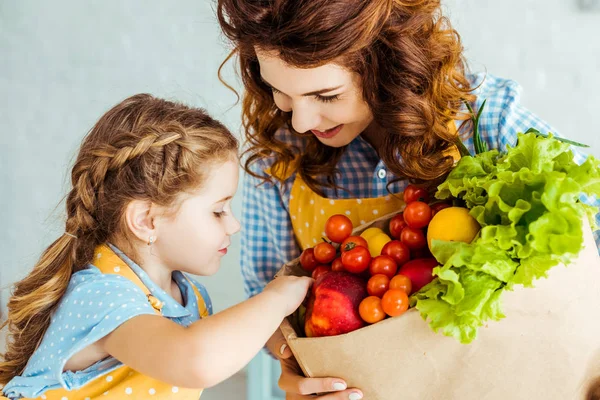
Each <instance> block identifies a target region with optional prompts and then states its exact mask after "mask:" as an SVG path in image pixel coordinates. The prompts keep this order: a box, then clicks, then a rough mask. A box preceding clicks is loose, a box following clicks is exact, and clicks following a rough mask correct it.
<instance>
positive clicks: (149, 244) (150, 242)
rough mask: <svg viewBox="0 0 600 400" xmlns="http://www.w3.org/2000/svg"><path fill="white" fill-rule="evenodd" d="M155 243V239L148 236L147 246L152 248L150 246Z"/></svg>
mask: <svg viewBox="0 0 600 400" xmlns="http://www.w3.org/2000/svg"><path fill="white" fill-rule="evenodd" d="M155 241H156V237H154V236H150V237H149V238H148V246H152V244H153V243H154V242H155Z"/></svg>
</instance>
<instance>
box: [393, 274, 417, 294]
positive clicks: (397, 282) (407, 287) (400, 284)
mask: <svg viewBox="0 0 600 400" xmlns="http://www.w3.org/2000/svg"><path fill="white" fill-rule="evenodd" d="M390 289H398V290H404V292H406V293H411V291H412V282H411V281H410V278H409V277H408V276H405V275H400V274H398V275H396V276H395V277H393V278H392V280H391V281H390Z"/></svg>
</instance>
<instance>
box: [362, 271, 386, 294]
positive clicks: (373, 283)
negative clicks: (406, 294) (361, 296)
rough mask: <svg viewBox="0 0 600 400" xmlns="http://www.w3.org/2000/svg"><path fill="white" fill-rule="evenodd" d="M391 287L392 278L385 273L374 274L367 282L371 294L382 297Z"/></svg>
mask: <svg viewBox="0 0 600 400" xmlns="http://www.w3.org/2000/svg"><path fill="white" fill-rule="evenodd" d="M389 288H390V278H389V277H388V276H387V275H384V274H376V275H373V276H372V277H371V278H370V279H369V281H368V282H367V292H368V293H369V294H370V295H371V296H377V297H381V296H383V294H384V293H385V292H387V291H388V289H389Z"/></svg>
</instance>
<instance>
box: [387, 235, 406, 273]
mask: <svg viewBox="0 0 600 400" xmlns="http://www.w3.org/2000/svg"><path fill="white" fill-rule="evenodd" d="M381 254H382V255H386V256H390V257H392V258H393V259H394V261H396V264H397V265H398V266H399V267H401V266H402V265H404V264H405V263H407V262H408V260H410V250H409V248H408V246H407V245H406V244H404V243H402V242H401V241H399V240H392V241H390V242H387V243H386V245H385V246H383V249H381Z"/></svg>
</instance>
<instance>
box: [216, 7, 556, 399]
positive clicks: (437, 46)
mask: <svg viewBox="0 0 600 400" xmlns="http://www.w3.org/2000/svg"><path fill="white" fill-rule="evenodd" d="M217 13H218V18H219V21H220V24H221V27H222V29H223V31H224V33H225V35H226V36H227V37H228V38H229V39H230V40H231V41H232V42H233V45H234V50H233V52H232V54H231V56H233V55H236V56H237V57H238V58H239V66H240V71H241V76H242V81H243V83H244V88H245V93H244V97H243V124H244V128H245V133H246V137H247V140H248V143H249V146H248V148H247V158H246V160H245V170H246V172H247V176H246V179H245V180H244V184H243V215H242V223H243V226H244V230H243V232H242V274H243V276H244V280H245V283H246V289H247V292H248V294H249V295H250V296H253V295H256V294H258V293H260V292H261V291H262V290H263V287H265V284H266V283H267V282H268V281H269V280H270V279H271V277H272V276H273V275H274V274H275V272H276V271H277V270H278V268H279V266H280V265H281V264H282V263H283V262H286V261H289V260H291V259H294V258H295V257H297V256H298V255H299V254H300V251H301V250H302V249H304V248H306V247H309V246H314V244H315V243H317V241H319V240H320V237H321V236H322V235H324V234H323V233H322V230H323V226H324V223H325V221H326V219H327V218H328V217H329V216H330V215H332V214H336V213H345V214H346V215H348V216H349V217H350V219H351V220H352V222H353V223H354V225H355V226H357V225H360V224H363V223H366V222H369V221H371V220H373V219H375V218H377V217H378V216H382V215H385V214H387V213H390V212H392V211H396V210H398V209H399V208H400V207H402V205H403V203H402V200H401V197H402V196H394V194H399V193H402V192H403V190H404V189H405V187H406V186H407V184H408V183H409V181H416V182H420V183H424V184H427V185H429V187H430V188H434V187H435V186H436V184H437V183H438V182H439V180H440V179H442V178H443V177H444V176H446V175H447V173H448V172H449V171H450V169H451V168H452V166H453V164H454V161H455V160H456V159H457V158H458V157H459V155H458V151H457V149H456V146H455V143H456V142H457V140H458V138H459V136H460V137H461V139H462V140H463V141H465V142H466V145H467V147H468V148H469V149H470V151H471V152H473V151H474V146H473V139H472V137H471V132H472V124H470V123H469V122H468V120H469V118H470V114H469V112H468V109H467V107H466V106H465V103H468V104H469V105H470V106H471V108H473V109H474V110H476V111H478V110H479V109H480V108H481V105H482V103H483V101H484V100H487V103H486V107H485V108H484V109H483V113H482V115H481V120H480V123H479V125H480V132H481V134H482V136H483V138H484V140H485V141H486V142H487V144H488V147H489V148H498V149H505V147H506V145H507V144H514V142H515V140H516V135H517V133H518V132H525V131H526V130H527V129H529V128H532V127H533V128H536V129H538V130H539V131H541V132H543V133H547V132H554V130H553V129H552V128H550V126H549V125H547V124H546V123H545V122H543V121H541V120H540V119H539V118H537V117H536V116H535V115H534V114H532V113H531V112H530V111H528V110H526V109H525V108H524V107H523V106H522V105H521V103H520V88H519V86H518V85H517V84H516V83H515V82H513V81H510V80H506V79H502V78H498V77H495V76H492V75H488V76H484V75H482V74H470V73H467V71H466V65H465V61H464V59H463V53H462V52H463V49H462V45H461V42H460V38H459V35H458V33H457V32H456V31H454V30H453V29H452V27H451V25H450V23H449V21H448V20H447V19H446V18H445V17H443V16H442V14H441V10H440V1H439V0H344V1H342V0H310V1H297V0H280V1H262V2H257V1H253V0H219V2H218V8H217ZM231 56H230V57H231ZM264 227H267V229H266V230H265V229H264ZM282 341H283V338H282V337H280V336H279V337H273V338H272V339H271V340H270V342H269V343H270V345H269V347H270V348H271V349H272V350H276V349H279V348H280V347H279V346H280V345H281V343H282ZM290 356H291V353H290V352H289V350H288V351H286V352H285V353H284V354H283V358H284V361H282V370H283V374H282V376H281V380H280V384H281V386H282V388H283V389H284V390H285V391H286V392H288V396H289V397H288V398H294V399H300V398H305V397H303V396H306V395H309V394H312V393H321V392H330V391H334V389H344V388H345V384H344V382H343V381H341V380H336V379H330V378H328V379H304V378H303V377H301V376H300V375H299V374H298V371H299V368H298V366H297V365H296V364H295V363H294V361H293V359H287V360H285V358H286V357H290ZM334 384H337V386H334ZM348 396H349V391H348V390H345V391H342V392H338V393H334V394H329V395H326V396H323V397H322V398H323V399H334V398H335V399H338V398H339V399H347V398H348Z"/></svg>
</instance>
